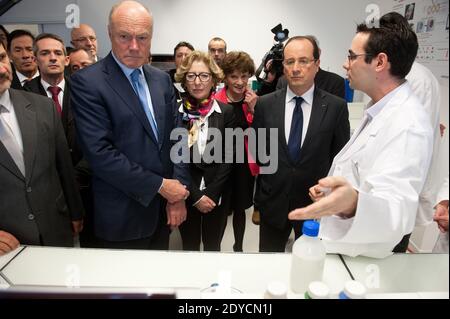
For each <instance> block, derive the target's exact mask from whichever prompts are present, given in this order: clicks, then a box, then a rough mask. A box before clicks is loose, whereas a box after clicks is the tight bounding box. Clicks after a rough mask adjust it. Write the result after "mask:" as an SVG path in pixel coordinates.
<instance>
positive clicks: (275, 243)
mask: <svg viewBox="0 0 450 319" xmlns="http://www.w3.org/2000/svg"><path fill="white" fill-rule="evenodd" d="M302 227H303V221H302V220H296V221H287V222H286V225H285V226H284V228H282V229H280V228H277V227H274V226H272V225H270V224H268V223H267V222H266V221H265V220H264V217H263V216H261V221H260V224H259V251H260V252H283V253H284V252H285V249H286V243H287V241H288V239H289V235H290V234H291V231H292V229H294V233H295V239H297V238H298V237H300V236H301V235H302Z"/></svg>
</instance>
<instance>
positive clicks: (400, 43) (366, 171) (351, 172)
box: [289, 18, 433, 258]
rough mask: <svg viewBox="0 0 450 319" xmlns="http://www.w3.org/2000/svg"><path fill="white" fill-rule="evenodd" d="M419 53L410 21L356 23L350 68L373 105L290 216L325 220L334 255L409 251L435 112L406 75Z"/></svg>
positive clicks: (353, 82) (322, 233)
mask: <svg viewBox="0 0 450 319" xmlns="http://www.w3.org/2000/svg"><path fill="white" fill-rule="evenodd" d="M417 51H418V41H417V36H416V34H415V33H414V31H413V30H412V29H411V27H410V26H409V25H408V24H406V25H399V24H397V23H395V22H394V23H393V22H392V21H390V20H389V19H383V18H381V19H380V21H379V28H373V27H370V26H368V25H366V24H360V25H359V26H358V27H357V33H356V35H355V37H354V38H353V41H352V43H351V48H350V50H349V55H348V59H347V60H346V62H345V64H344V68H345V70H346V71H347V76H348V79H349V81H350V86H351V87H352V88H354V89H356V90H360V91H362V92H364V93H366V94H367V95H368V96H369V97H370V98H371V102H369V104H368V105H367V107H366V110H365V112H364V117H363V122H362V124H361V126H360V127H359V128H358V129H357V130H356V131H355V132H354V134H353V136H352V138H351V139H350V141H349V142H348V143H347V145H346V146H345V147H344V148H343V149H342V151H341V152H340V153H339V154H338V155H337V156H336V157H335V159H334V161H333V165H332V167H331V169H330V172H329V177H327V178H324V179H322V180H320V181H319V183H318V184H317V185H315V186H313V187H312V188H311V189H310V196H311V198H313V200H314V201H316V202H315V203H314V204H312V205H309V206H307V207H304V208H301V209H297V210H295V211H294V212H291V213H290V215H289V218H290V219H293V220H294V219H295V220H297V219H312V218H321V226H320V234H319V236H320V237H322V239H323V241H324V243H325V245H326V247H327V252H330V253H340V254H346V255H350V256H357V255H364V256H369V257H375V258H384V257H387V256H389V255H391V254H392V252H405V251H406V249H407V246H408V239H409V234H411V232H412V230H413V228H414V225H415V221H416V215H417V208H418V203H419V194H420V192H421V190H422V188H423V186H424V184H425V180H426V176H427V172H428V168H429V166H430V162H431V154H432V152H433V128H432V125H431V121H430V116H429V115H428V114H427V112H426V111H425V109H424V107H423V105H422V104H421V103H420V101H419V99H418V98H417V97H416V96H415V95H414V93H413V91H412V89H411V87H410V85H409V83H408V81H407V80H405V77H406V75H407V74H408V73H409V72H410V70H411V66H412V65H413V62H414V60H415V57H416V55H417Z"/></svg>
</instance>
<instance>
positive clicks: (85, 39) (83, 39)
mask: <svg viewBox="0 0 450 319" xmlns="http://www.w3.org/2000/svg"><path fill="white" fill-rule="evenodd" d="M88 40H89V41H91V42H94V41H96V40H97V38H96V37H94V36H90V37H82V38H78V39H74V40H73V41H75V42H87V41H88Z"/></svg>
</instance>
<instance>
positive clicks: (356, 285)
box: [344, 280, 367, 299]
mask: <svg viewBox="0 0 450 319" xmlns="http://www.w3.org/2000/svg"><path fill="white" fill-rule="evenodd" d="M366 292H367V290H366V287H364V285H363V284H362V283H360V282H359V281H356V280H351V281H347V282H346V283H345V285H344V293H345V294H346V295H347V297H349V298H350V299H364V298H365V297H366Z"/></svg>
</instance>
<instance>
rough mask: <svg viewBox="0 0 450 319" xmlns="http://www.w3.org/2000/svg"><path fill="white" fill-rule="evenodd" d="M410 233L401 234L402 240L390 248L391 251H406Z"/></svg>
mask: <svg viewBox="0 0 450 319" xmlns="http://www.w3.org/2000/svg"><path fill="white" fill-rule="evenodd" d="M410 237H411V234H408V235H405V236H403V238H402V240H401V241H400V242H399V243H398V244H397V246H395V247H394V249H393V250H392V252H393V253H406V251H407V250H408V245H409V238H410Z"/></svg>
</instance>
